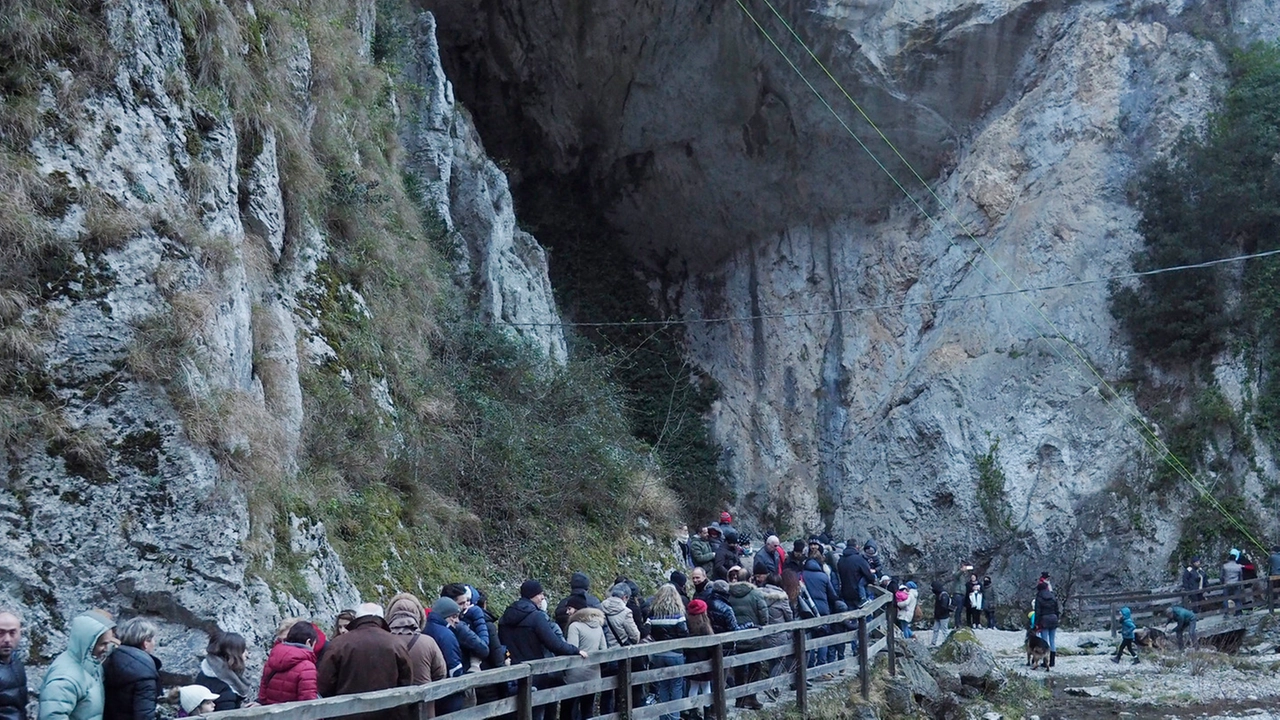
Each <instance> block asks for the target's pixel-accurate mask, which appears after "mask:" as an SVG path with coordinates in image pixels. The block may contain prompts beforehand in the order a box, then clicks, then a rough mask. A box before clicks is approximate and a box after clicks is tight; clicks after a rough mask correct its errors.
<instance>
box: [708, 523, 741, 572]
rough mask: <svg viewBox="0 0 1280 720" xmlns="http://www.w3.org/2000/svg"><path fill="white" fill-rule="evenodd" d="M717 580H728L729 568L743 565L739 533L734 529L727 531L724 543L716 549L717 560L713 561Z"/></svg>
mask: <svg viewBox="0 0 1280 720" xmlns="http://www.w3.org/2000/svg"><path fill="white" fill-rule="evenodd" d="M712 564H713V569H714V574H713V575H712V578H713V579H715V580H728V579H729V568H731V567H734V566H735V565H742V552H741V550H740V549H739V548H738V533H737V532H735V531H734V530H733V529H732V528H730V529H729V530H726V531H725V534H724V542H723V543H721V544H720V547H719V548H717V549H716V559H715V560H713V561H712Z"/></svg>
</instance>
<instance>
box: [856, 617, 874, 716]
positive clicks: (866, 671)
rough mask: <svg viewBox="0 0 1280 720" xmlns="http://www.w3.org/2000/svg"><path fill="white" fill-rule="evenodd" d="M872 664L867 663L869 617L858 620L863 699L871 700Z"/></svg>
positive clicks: (859, 666) (859, 675)
mask: <svg viewBox="0 0 1280 720" xmlns="http://www.w3.org/2000/svg"><path fill="white" fill-rule="evenodd" d="M870 665H871V663H869V662H867V616H866V615H863V616H862V617H860V618H858V680H859V681H861V683H862V699H863V700H870V699H871V668H870Z"/></svg>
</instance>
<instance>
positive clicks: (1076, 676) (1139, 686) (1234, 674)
mask: <svg viewBox="0 0 1280 720" xmlns="http://www.w3.org/2000/svg"><path fill="white" fill-rule="evenodd" d="M975 634H976V636H977V637H978V641H979V642H981V643H982V644H983V646H985V647H986V648H987V649H988V650H990V651H991V652H992V653H993V654H994V655H995V656H996V658H997V660H998V661H999V662H1000V664H1001V666H1002V667H1003V668H1004V669H1005V670H1006V671H1008V672H1011V673H1014V674H1017V675H1022V676H1024V677H1034V678H1042V679H1044V680H1045V681H1046V682H1047V683H1049V684H1050V686H1051V688H1052V689H1053V691H1054V696H1055V699H1056V700H1055V702H1054V707H1053V708H1046V711H1047V712H1046V715H1047V716H1049V717H1064V718H1065V717H1082V718H1084V717H1105V716H1107V715H1110V716H1117V715H1119V716H1121V717H1141V718H1147V717H1150V718H1172V717H1195V718H1252V719H1253V720H1273V719H1274V720H1280V673H1278V672H1277V670H1280V654H1276V652H1275V650H1276V644H1275V642H1268V643H1265V644H1263V645H1261V646H1254V647H1253V648H1252V652H1251V651H1250V649H1246V650H1245V651H1243V652H1242V653H1240V654H1236V655H1227V654H1224V653H1219V652H1215V651H1211V650H1197V651H1192V652H1188V653H1185V654H1184V653H1179V652H1178V651H1177V650H1176V649H1175V650H1165V651H1154V650H1145V651H1144V650H1142V649H1139V654H1140V656H1141V658H1142V660H1141V662H1140V663H1139V664H1137V665H1133V664H1131V663H1130V661H1129V659H1128V658H1127V657H1126V658H1125V659H1124V660H1122V661H1121V662H1120V664H1118V665H1117V664H1114V663H1112V662H1111V655H1112V653H1114V652H1115V648H1116V647H1117V646H1118V641H1115V640H1112V638H1111V636H1110V634H1109V633H1106V632H1065V631H1059V633H1058V636H1057V644H1058V649H1059V654H1058V658H1057V662H1056V664H1055V666H1054V668H1053V670H1052V671H1050V672H1047V673H1046V672H1044V671H1043V670H1034V671H1033V670H1029V669H1028V668H1027V667H1026V655H1025V653H1024V650H1023V642H1024V638H1025V633H1022V632H1010V631H1003V630H982V629H979V630H977V631H976V632H975ZM918 637H919V636H918ZM1246 648H1248V644H1246ZM1253 653H1256V654H1253ZM1059 705H1061V706H1063V707H1062V708H1061V711H1060V712H1055V710H1057V709H1058V706H1059ZM1077 713H1078V714H1077Z"/></svg>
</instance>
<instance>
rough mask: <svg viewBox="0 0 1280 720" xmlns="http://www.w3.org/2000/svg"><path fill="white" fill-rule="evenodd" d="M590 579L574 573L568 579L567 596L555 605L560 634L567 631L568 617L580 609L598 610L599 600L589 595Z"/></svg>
mask: <svg viewBox="0 0 1280 720" xmlns="http://www.w3.org/2000/svg"><path fill="white" fill-rule="evenodd" d="M590 591H591V578H589V577H587V576H586V574H585V573H580V572H576V573H574V574H573V575H572V576H570V577H569V594H568V595H566V596H564V599H563V600H561V601H560V603H559V604H558V605H556V614H555V618H556V624H557V625H559V626H560V631H561V632H568V631H569V616H570V615H572V614H573V613H574V612H576V611H578V610H581V609H582V608H588V607H589V608H595V609H597V610H599V609H600V598H598V597H596V596H595V595H592V594H591V592H590Z"/></svg>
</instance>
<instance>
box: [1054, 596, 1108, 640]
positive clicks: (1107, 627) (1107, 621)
mask: <svg viewBox="0 0 1280 720" xmlns="http://www.w3.org/2000/svg"><path fill="white" fill-rule="evenodd" d="M1039 621H1040V618H1036V622H1039ZM1107 629H1109V630H1110V631H1111V637H1113V638H1114V637H1115V636H1116V605H1115V603H1108V604H1107Z"/></svg>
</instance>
